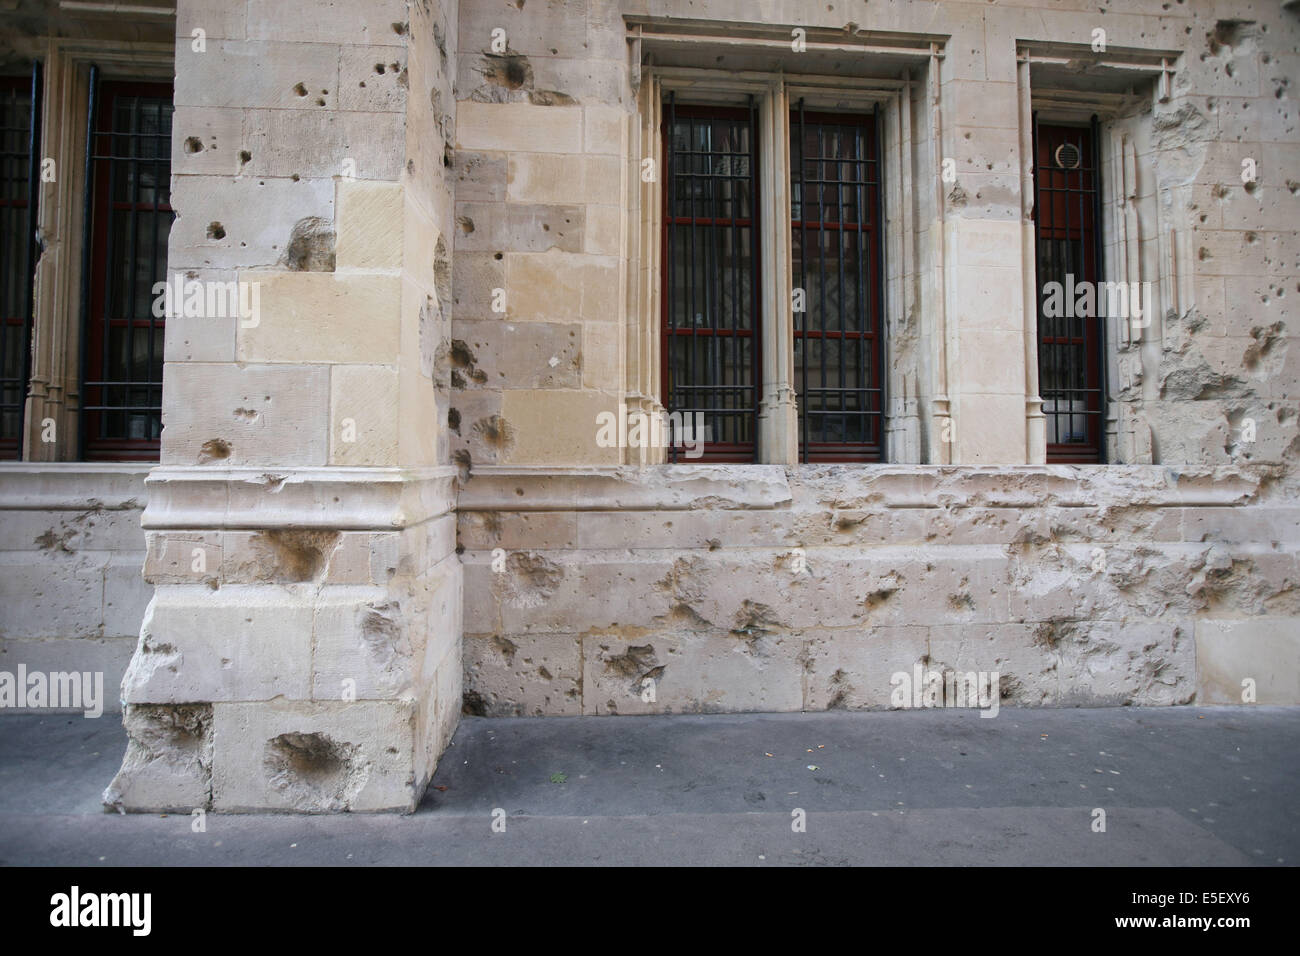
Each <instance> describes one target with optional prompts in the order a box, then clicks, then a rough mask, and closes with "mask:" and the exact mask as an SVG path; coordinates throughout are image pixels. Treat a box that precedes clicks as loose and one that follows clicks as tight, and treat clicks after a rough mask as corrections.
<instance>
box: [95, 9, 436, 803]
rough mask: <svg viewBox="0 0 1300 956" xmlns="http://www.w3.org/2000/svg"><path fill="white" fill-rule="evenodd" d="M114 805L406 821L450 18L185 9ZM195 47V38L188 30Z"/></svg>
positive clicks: (431, 629) (417, 712)
mask: <svg viewBox="0 0 1300 956" xmlns="http://www.w3.org/2000/svg"><path fill="white" fill-rule="evenodd" d="M182 8H183V10H182V12H181V14H180V15H179V16H178V25H177V42H176V49H177V75H178V80H177V89H176V115H175V121H174V122H175V128H176V130H177V135H178V137H179V138H180V141H182V142H185V141H188V137H190V136H193V137H195V138H197V139H198V140H199V141H200V142H201V143H202V146H203V148H202V149H201V150H194V151H189V150H185V151H181V152H179V153H178V154H177V161H176V164H175V165H174V167H173V172H174V186H173V203H174V205H175V206H176V208H177V210H178V215H179V219H178V223H177V227H176V229H175V230H174V231H173V232H172V237H171V248H170V250H169V268H170V269H171V270H172V271H173V272H182V273H183V274H184V276H185V277H186V278H188V279H193V280H197V281H199V282H207V281H230V280H234V281H237V282H238V283H240V288H241V291H242V290H243V289H244V288H248V289H249V290H256V292H257V297H256V298H255V299H254V298H253V297H252V295H251V294H250V296H249V297H248V301H250V302H256V303H257V306H256V307H255V308H253V309H242V310H241V311H240V313H239V314H231V315H224V316H219V317H216V318H215V319H214V317H212V316H202V317H197V318H192V319H183V320H181V321H178V322H176V323H175V325H171V324H169V326H168V330H167V350H168V354H167V365H166V369H165V381H164V413H163V414H164V426H165V428H164V432H163V451H162V464H161V466H160V467H159V468H157V469H155V470H154V471H153V472H152V473H151V475H150V478H149V482H148V484H149V506H148V508H147V510H146V511H145V513H144V515H143V518H142V521H143V525H144V527H145V530H146V540H147V555H146V563H145V577H146V579H147V580H148V581H149V582H150V583H152V584H154V585H155V587H156V593H155V596H154V599H153V600H152V602H151V603H150V605H149V608H148V610H147V612H146V613H145V615H144V620H143V624H142V626H141V630H140V641H139V646H138V648H137V651H136V653H135V656H134V658H133V660H132V662H131V666H130V668H129V670H128V672H127V675H126V679H125V681H124V683H123V695H124V699H125V701H126V704H127V707H126V713H125V722H126V725H127V729H128V731H129V733H130V736H131V743H130V749H129V750H128V753H127V756H126V759H125V761H124V764H123V767H122V770H121V772H120V773H119V774H118V777H117V779H116V780H115V781H114V783H113V785H112V787H110V789H109V791H108V793H107V794H106V797H105V799H106V801H107V802H109V803H110V804H113V805H118V806H122V807H125V808H128V809H150V808H162V807H204V806H208V807H212V808H215V809H218V810H239V809H251V808H260V809H284V810H300V811H320V810H384V809H410V808H412V807H413V806H414V804H415V803H416V802H417V801H418V800H419V798H420V796H421V794H422V793H423V790H424V787H425V784H426V783H427V781H428V778H429V776H430V775H431V774H432V772H433V768H434V765H435V763H436V761H437V758H438V756H439V755H440V754H441V752H442V750H443V748H444V747H445V746H446V744H447V741H448V740H449V738H450V734H451V731H452V730H453V729H454V727H455V724H456V721H457V719H458V716H459V712H460V702H461V692H460V677H461V666H460V656H461V655H460V595H461V580H460V564H459V562H458V560H457V558H456V556H455V554H454V518H453V516H452V511H453V509H454V501H455V498H454V487H453V482H454V469H453V468H451V466H450V465H449V464H448V463H447V462H448V458H447V455H448V450H447V442H446V438H445V427H446V426H445V416H446V412H447V403H446V398H445V396H446V395H447V382H446V380H445V378H446V372H445V366H446V362H447V358H446V356H447V355H448V354H449V352H450V347H449V344H448V340H449V322H450V314H449V301H448V300H449V276H450V254H449V246H450V244H449V242H448V240H447V236H448V235H449V230H450V225H451V217H452V209H451V200H450V196H451V191H450V185H449V178H450V169H449V165H448V162H449V160H448V158H447V143H448V142H449V140H450V137H451V136H452V135H453V130H454V125H455V119H454V101H453V100H452V98H451V95H450V83H451V64H452V63H453V62H454V60H455V32H456V31H455V10H454V8H453V9H451V10H447V9H445V8H444V6H442V5H440V4H436V3H416V4H411V5H410V6H409V7H408V5H407V4H406V3H404V2H400V0H384V2H372V3H365V4H353V3H349V4H340V3H330V2H325V0H321V2H308V3H298V4H282V3H269V2H267V3H263V2H259V0H250V2H249V3H247V4H239V5H231V4H226V3H213V4H207V3H202V2H192V3H184V4H182ZM205 25H206V28H207V30H208V40H207V44H206V48H205V49H202V50H200V49H196V48H195V47H194V45H193V43H192V41H191V29H190V28H191V26H205Z"/></svg>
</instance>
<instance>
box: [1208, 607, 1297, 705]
mask: <svg viewBox="0 0 1300 956" xmlns="http://www.w3.org/2000/svg"><path fill="white" fill-rule="evenodd" d="M1196 676H1197V699H1198V700H1200V701H1204V702H1205V703H1210V704H1242V703H1245V700H1244V699H1243V697H1242V694H1243V693H1244V691H1245V689H1244V688H1243V686H1242V682H1243V681H1245V680H1252V681H1254V684H1255V703H1257V704H1300V618H1294V617H1285V618H1280V617H1258V618H1243V619H1239V620H1221V619H1220V620H1203V621H1197V622H1196Z"/></svg>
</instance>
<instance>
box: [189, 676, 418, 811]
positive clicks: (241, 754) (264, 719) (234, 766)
mask: <svg viewBox="0 0 1300 956" xmlns="http://www.w3.org/2000/svg"><path fill="white" fill-rule="evenodd" d="M212 710H213V741H214V747H213V755H212V803H213V807H214V808H215V809H217V810H224V811H229V812H238V811H241V810H262V811H265V810H292V811H298V812H304V813H322V812H331V811H339V810H350V811H352V812H363V811H376V810H408V811H409V810H412V809H414V807H415V804H416V802H417V801H418V800H419V798H420V796H421V794H422V792H423V789H424V783H425V780H424V779H417V774H416V767H415V764H414V744H415V739H416V737H415V734H416V727H415V724H416V719H415V718H416V715H417V714H419V713H420V712H421V709H420V708H419V707H418V706H417V703H416V701H414V700H409V699H408V700H393V701H386V700H356V701H350V702H342V701H329V702H325V701H316V702H297V701H272V702H266V703H217V704H214V705H213V708H212ZM304 771H306V772H304ZM313 771H314V772H313Z"/></svg>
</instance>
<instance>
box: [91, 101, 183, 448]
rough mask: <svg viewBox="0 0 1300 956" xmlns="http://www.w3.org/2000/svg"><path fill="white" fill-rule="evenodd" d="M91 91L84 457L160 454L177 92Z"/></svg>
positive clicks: (172, 216)
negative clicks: (164, 284)
mask: <svg viewBox="0 0 1300 956" xmlns="http://www.w3.org/2000/svg"><path fill="white" fill-rule="evenodd" d="M92 86H94V84H92ZM92 95H93V96H94V98H96V99H98V103H94V104H92V109H91V116H92V117H93V124H94V125H93V133H92V135H91V136H90V137H89V142H88V146H87V190H88V196H87V208H88V212H89V216H88V223H87V225H88V228H87V246H86V252H87V257H88V259H89V262H88V263H87V265H88V267H89V268H88V270H87V281H88V287H87V289H86V290H85V292H84V295H85V298H86V319H85V336H84V339H83V362H84V365H83V370H84V372H83V376H82V381H83V386H82V421H81V441H82V450H83V458H86V459H99V460H110V459H111V460H125V461H141V460H152V459H156V458H157V457H158V447H159V437H160V434H161V431H162V422H161V418H162V364H163V326H164V320H163V319H161V318H156V317H155V316H154V314H153V299H154V296H153V286H154V283H155V282H160V281H163V280H164V279H165V278H166V276H165V274H164V273H165V271H166V267H167V238H168V235H169V234H170V232H171V226H172V220H173V218H174V214H173V212H172V207H171V205H170V200H171V195H170V181H171V130H172V91H171V87H170V86H168V85H166V84H157V83H116V82H114V83H107V82H106V83H102V84H98V88H97V90H96V91H95V92H94V93H93V94H92Z"/></svg>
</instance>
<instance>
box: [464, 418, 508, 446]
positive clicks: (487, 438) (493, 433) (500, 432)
mask: <svg viewBox="0 0 1300 956" xmlns="http://www.w3.org/2000/svg"><path fill="white" fill-rule="evenodd" d="M473 431H474V434H477V436H478V437H481V438H482V441H484V444H485V445H489V446H491V447H494V449H497V450H498V451H504V450H506V449H508V447H510V446H511V445H513V444H515V429H513V428H511V425H510V423H508V421H506V419H503V418H502V416H500V415H489V416H487V418H484V419H478V421H476V423H474V427H473Z"/></svg>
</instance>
